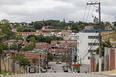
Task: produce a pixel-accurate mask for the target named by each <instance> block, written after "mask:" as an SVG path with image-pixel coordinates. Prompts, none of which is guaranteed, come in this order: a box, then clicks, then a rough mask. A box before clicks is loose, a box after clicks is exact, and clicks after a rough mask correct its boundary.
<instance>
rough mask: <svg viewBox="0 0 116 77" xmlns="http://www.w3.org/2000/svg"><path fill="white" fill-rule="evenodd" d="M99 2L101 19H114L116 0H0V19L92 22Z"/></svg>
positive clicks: (96, 13)
mask: <svg viewBox="0 0 116 77" xmlns="http://www.w3.org/2000/svg"><path fill="white" fill-rule="evenodd" d="M99 1H100V2H101V18H102V21H110V22H113V21H115V20H116V0H0V20H2V19H7V20H9V21H10V22H32V21H41V20H60V21H63V19H64V18H65V21H67V22H68V21H75V22H78V21H84V22H93V18H94V17H95V16H96V17H98V12H97V11H96V10H97V9H98V6H97V5H86V4H87V2H89V3H90V2H99Z"/></svg>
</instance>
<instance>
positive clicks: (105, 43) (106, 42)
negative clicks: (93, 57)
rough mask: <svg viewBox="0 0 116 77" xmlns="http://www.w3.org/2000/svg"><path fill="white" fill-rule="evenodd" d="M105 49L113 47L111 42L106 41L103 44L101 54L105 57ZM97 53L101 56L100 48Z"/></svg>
mask: <svg viewBox="0 0 116 77" xmlns="http://www.w3.org/2000/svg"><path fill="white" fill-rule="evenodd" d="M105 47H112V45H111V43H110V41H109V40H108V41H104V42H102V47H101V53H102V56H104V49H105ZM96 53H97V54H99V47H98V48H97V49H96Z"/></svg>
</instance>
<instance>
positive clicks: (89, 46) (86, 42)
mask: <svg viewBox="0 0 116 77" xmlns="http://www.w3.org/2000/svg"><path fill="white" fill-rule="evenodd" d="M77 37H78V38H77V52H78V53H77V54H78V59H79V63H80V64H89V65H90V64H91V63H90V57H91V54H90V52H91V51H92V52H93V54H95V52H94V51H95V50H96V48H98V45H99V41H98V33H91V31H90V32H89V33H88V32H79V33H77Z"/></svg>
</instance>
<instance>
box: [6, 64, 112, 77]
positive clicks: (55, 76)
mask: <svg viewBox="0 0 116 77" xmlns="http://www.w3.org/2000/svg"><path fill="white" fill-rule="evenodd" d="M49 65H50V66H51V69H49V70H48V72H47V73H31V74H17V75H9V76H4V77H111V76H106V75H98V74H92V73H72V72H71V71H70V70H69V72H67V73H64V71H63V68H62V66H65V65H66V63H62V64H56V62H50V63H49ZM53 68H54V70H52V69H53ZM54 71H56V73H54Z"/></svg>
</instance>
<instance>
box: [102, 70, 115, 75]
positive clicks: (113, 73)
mask: <svg viewBox="0 0 116 77" xmlns="http://www.w3.org/2000/svg"><path fill="white" fill-rule="evenodd" d="M103 74H105V75H111V76H116V70H112V71H106V72H103Z"/></svg>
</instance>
